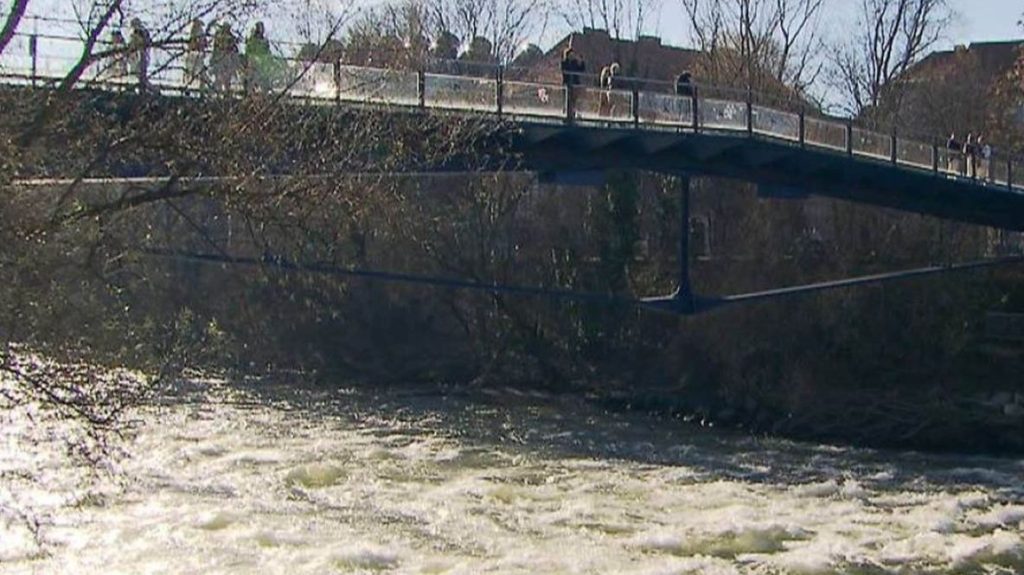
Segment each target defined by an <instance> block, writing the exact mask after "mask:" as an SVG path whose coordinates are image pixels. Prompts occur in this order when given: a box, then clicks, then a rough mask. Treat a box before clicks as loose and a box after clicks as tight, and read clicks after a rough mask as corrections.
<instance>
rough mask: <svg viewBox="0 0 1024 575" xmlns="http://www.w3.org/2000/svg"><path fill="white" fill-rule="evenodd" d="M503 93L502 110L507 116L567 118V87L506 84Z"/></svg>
mask: <svg viewBox="0 0 1024 575" xmlns="http://www.w3.org/2000/svg"><path fill="white" fill-rule="evenodd" d="M502 91H503V93H502V110H503V111H504V112H505V113H506V114H518V115H522V116H541V117H545V118H564V117H565V86H553V85H547V84H535V83H532V82H504V83H503V84H502Z"/></svg>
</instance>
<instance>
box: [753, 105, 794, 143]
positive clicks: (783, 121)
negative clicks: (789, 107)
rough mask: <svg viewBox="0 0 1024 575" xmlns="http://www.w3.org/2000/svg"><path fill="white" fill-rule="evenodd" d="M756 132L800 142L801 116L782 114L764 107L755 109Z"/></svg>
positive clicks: (755, 107)
mask: <svg viewBox="0 0 1024 575" xmlns="http://www.w3.org/2000/svg"><path fill="white" fill-rule="evenodd" d="M752 113H753V122H754V132H756V133H758V134H765V135H768V136H775V137H776V138H783V139H786V140H793V141H799V140H800V115H799V114H791V113H789V112H780V111H778V110H773V109H771V108H765V107H764V106H754V107H753V112H752Z"/></svg>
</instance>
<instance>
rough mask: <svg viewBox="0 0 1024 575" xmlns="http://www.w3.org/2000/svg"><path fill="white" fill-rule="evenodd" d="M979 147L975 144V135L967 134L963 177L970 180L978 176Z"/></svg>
mask: <svg viewBox="0 0 1024 575" xmlns="http://www.w3.org/2000/svg"><path fill="white" fill-rule="evenodd" d="M977 162H978V147H977V145H976V144H975V143H974V134H973V133H971V134H967V140H966V141H965V142H964V169H963V173H962V175H964V176H967V177H969V178H973V177H975V176H977V174H978V171H977V167H978V166H977Z"/></svg>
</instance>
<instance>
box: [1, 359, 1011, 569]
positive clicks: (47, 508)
mask: <svg viewBox="0 0 1024 575" xmlns="http://www.w3.org/2000/svg"><path fill="white" fill-rule="evenodd" d="M135 418H136V419H137V421H138V424H137V426H136V429H135V431H134V433H133V434H132V436H131V438H130V439H128V440H127V441H128V444H127V447H126V451H127V454H126V456H125V457H123V458H120V459H119V460H118V463H117V464H116V468H115V469H113V473H111V474H107V475H104V476H102V477H101V478H100V479H99V480H98V481H97V482H95V485H94V486H92V487H90V488H89V489H87V490H86V489H85V488H83V485H84V484H85V483H84V482H83V480H82V478H81V477H80V475H81V473H80V472H75V471H74V470H71V469H67V468H66V466H65V465H64V464H62V463H61V462H62V461H63V459H62V458H61V456H60V453H59V452H58V451H57V450H53V449H51V450H46V449H43V448H39V449H38V450H32V449H28V448H26V447H25V445H23V444H21V443H19V440H18V437H19V434H24V433H25V428H23V427H19V425H17V424H8V425H7V426H5V427H4V431H3V439H4V441H3V443H0V450H2V451H0V463H2V466H3V467H2V469H3V470H5V471H8V472H10V471H11V470H16V469H18V468H24V469H29V468H32V469H34V471H33V473H34V474H35V476H36V479H35V481H34V482H33V483H24V484H18V483H17V482H8V485H7V487H6V488H5V493H6V498H7V499H8V500H7V501H3V500H0V505H6V506H8V507H10V506H12V505H18V506H21V507H25V508H28V507H31V508H32V509H34V510H36V511H34V513H35V514H38V515H39V516H40V517H43V518H44V520H43V521H42V523H41V527H40V529H39V535H38V537H32V536H30V535H29V532H28V531H27V530H26V528H25V525H23V524H20V523H19V522H18V521H8V522H6V524H4V525H3V526H2V528H0V572H4V573H75V574H87V573H131V574H135V573H257V572H258V573H281V574H287V575H295V574H300V573H488V572H489V573H666V574H667V573H722V574H727V573H752V574H775V573H780V574H781V573H801V574H802V573H863V574H873V573H949V572H953V573H963V574H968V573H979V574H981V573H1019V572H1024V539H1022V534H1024V484H1022V478H1024V460H1019V459H993V458H982V457H967V456H952V455H923V454H916V453H905V452H880V451H872V450H862V449H853V448H839V447H830V446H819V445H808V444H799V443H793V442H788V441H783V440H776V439H764V438H751V437H747V436H744V435H740V434H732V433H729V432H724V431H720V430H714V429H706V428H700V427H698V426H694V425H692V424H686V423H683V422H681V421H678V420H675V419H672V418H670V417H660V416H654V415H649V414H644V413H636V412H609V411H606V410H605V409H603V408H601V407H600V406H599V405H598V404H597V403H595V402H592V401H588V400H587V399H586V398H583V397H579V396H575V395H570V394H547V393H543V392H539V391H521V390H515V389H508V388H501V387H484V388H455V387H448V388H446V387H435V388H429V389H428V388H423V387H413V386H409V387H402V386H389V387H386V388H384V387H354V388H337V387H334V388H332V389H323V388H317V387H313V386H311V385H303V384H301V383H297V382H295V381H292V382H287V381H278V382H272V383H268V382H258V381H251V382H245V383H230V384H229V383H226V382H223V381H218V380H201V379H197V380H195V381H192V382H190V383H189V384H188V385H187V386H184V387H183V388H182V389H180V390H177V391H176V392H175V393H172V394H167V395H165V396H163V397H161V398H160V399H158V400H154V401H152V402H151V403H150V404H148V405H147V406H146V407H144V408H142V409H140V410H139V411H138V412H137V413H136V414H135ZM25 425H28V424H27V423H26V424H25ZM9 476H10V475H9ZM69 502H76V503H77V505H74V506H69V505H68V503H69ZM37 541H43V542H45V551H40V549H39V547H38V546H37V544H36V542H37Z"/></svg>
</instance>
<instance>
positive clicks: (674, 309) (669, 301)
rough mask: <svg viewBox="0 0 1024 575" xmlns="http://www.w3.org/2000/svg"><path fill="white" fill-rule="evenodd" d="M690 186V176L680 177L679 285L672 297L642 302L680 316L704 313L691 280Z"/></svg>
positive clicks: (648, 299)
mask: <svg viewBox="0 0 1024 575" xmlns="http://www.w3.org/2000/svg"><path fill="white" fill-rule="evenodd" d="M690 185H691V179H690V176H688V175H683V176H680V177H679V285H678V286H677V287H676V291H675V292H674V293H673V294H672V295H670V296H665V297H655V298H647V299H644V300H642V303H643V305H646V306H647V307H650V308H653V309H657V310H660V311H665V312H670V313H675V314H679V315H694V314H697V313H700V312H701V311H704V310H703V306H701V305H700V302H701V301H702V300H701V298H699V297H697V295H696V294H695V293H694V291H693V283H692V281H691V279H690Z"/></svg>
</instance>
